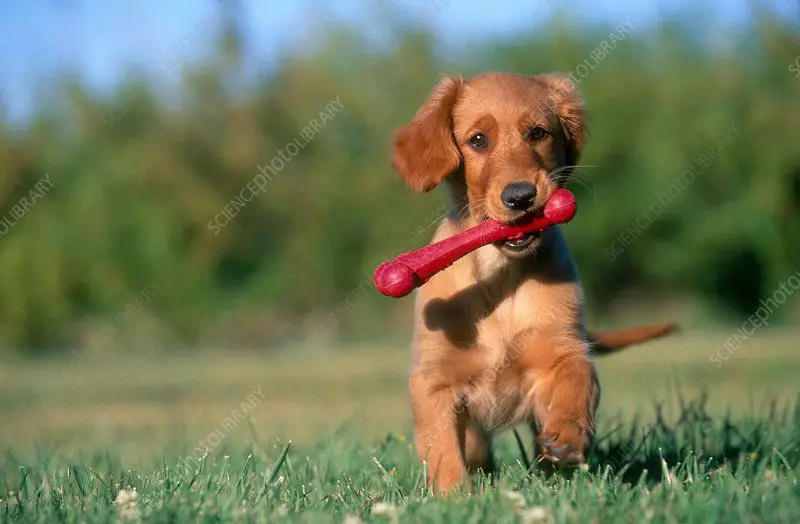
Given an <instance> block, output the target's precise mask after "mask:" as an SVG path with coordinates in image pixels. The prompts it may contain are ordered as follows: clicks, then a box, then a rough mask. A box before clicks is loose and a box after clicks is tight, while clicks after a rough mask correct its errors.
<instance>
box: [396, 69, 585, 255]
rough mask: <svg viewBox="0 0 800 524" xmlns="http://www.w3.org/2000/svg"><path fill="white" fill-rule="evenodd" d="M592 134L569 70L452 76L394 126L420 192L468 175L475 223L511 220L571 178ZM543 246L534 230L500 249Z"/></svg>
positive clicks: (405, 168) (399, 163)
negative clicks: (468, 77)
mask: <svg viewBox="0 0 800 524" xmlns="http://www.w3.org/2000/svg"><path fill="white" fill-rule="evenodd" d="M586 135H587V130H586V123H585V111H584V107H583V101H582V100H581V98H580V96H579V94H578V92H577V90H576V89H575V87H574V86H573V85H572V83H571V82H570V80H569V79H568V78H567V77H565V76H563V75H559V74H546V75H539V76H533V77H530V76H517V75H510V74H503V73H488V74H484V75H480V76H477V77H475V78H472V79H471V80H469V81H467V82H464V81H463V80H461V79H460V78H455V77H447V78H444V79H443V80H442V81H441V82H439V84H438V85H436V87H434V89H433V91H432V92H431V93H430V95H429V96H428V99H427V100H426V101H425V102H424V103H423V105H422V107H420V109H419V111H418V112H417V114H416V116H415V117H414V119H413V120H412V121H411V122H410V123H409V124H407V125H405V126H403V127H401V128H399V129H398V130H397V131H396V132H395V136H394V143H393V146H394V152H393V164H394V167H395V169H396V170H397V172H398V173H399V175H400V176H401V177H402V178H403V179H404V180H405V181H406V183H407V184H408V185H409V186H410V187H411V188H413V189H414V190H416V191H419V192H426V191H430V190H431V189H433V188H434V187H436V186H437V185H438V184H439V183H440V182H441V181H442V180H444V179H445V178H447V177H449V176H453V177H454V178H457V179H458V181H460V180H462V179H463V182H464V184H465V186H466V187H465V188H464V192H465V193H466V197H467V200H468V211H469V215H470V219H471V221H472V222H474V223H477V222H480V221H481V220H484V219H485V218H492V219H494V220H497V221H500V222H511V221H513V220H515V219H518V218H519V217H521V216H523V215H525V214H526V213H530V212H531V211H535V210H537V209H539V208H541V207H543V206H544V204H545V203H546V202H547V200H548V198H550V195H551V194H552V193H553V191H554V190H555V189H556V188H558V187H560V186H562V185H563V184H564V183H565V182H566V181H567V179H568V177H569V175H570V173H571V171H572V169H573V167H574V166H575V165H576V164H577V163H578V159H579V157H580V153H581V150H582V148H583V146H584V143H585V141H586ZM462 174H463V177H462V176H461V175H462ZM538 244H539V239H538V235H537V234H531V235H527V236H526V237H524V238H521V239H518V240H515V241H506V242H503V243H502V244H500V245H499V246H498V247H499V249H501V251H502V252H503V253H504V254H506V255H507V256H510V257H514V258H519V257H523V256H526V255H528V254H530V253H532V252H533V251H534V250H535V249H536V247H537V246H538Z"/></svg>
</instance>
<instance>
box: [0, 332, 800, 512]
mask: <svg viewBox="0 0 800 524" xmlns="http://www.w3.org/2000/svg"><path fill="white" fill-rule="evenodd" d="M726 336H727V335H726V334H723V333H707V334H688V335H685V336H684V338H683V339H681V340H678V339H673V340H672V341H670V340H666V341H662V342H658V343H656V344H653V345H652V346H649V347H643V348H637V349H632V350H630V351H629V352H626V353H623V354H620V355H619V356H615V357H613V358H608V359H605V360H603V361H601V362H600V363H599V368H600V375H601V381H602V383H603V384H604V395H603V401H602V402H603V404H602V408H601V414H600V424H599V426H600V430H599V438H598V442H597V445H596V448H595V450H594V452H593V453H592V455H591V456H590V460H589V467H588V468H587V469H585V470H584V469H582V470H578V471H576V472H573V473H571V474H567V473H557V474H553V475H551V474H547V473H546V472H544V471H540V470H538V469H537V468H536V464H535V462H534V465H533V467H532V468H531V469H528V467H527V466H526V464H527V461H528V460H529V459H530V458H531V457H530V454H531V447H530V442H531V440H530V435H529V434H528V433H527V432H525V431H523V430H520V437H521V439H520V442H521V445H522V447H523V449H520V446H519V445H518V444H517V442H516V440H515V438H514V436H513V434H511V433H506V434H504V435H502V436H501V437H500V438H499V439H498V458H499V462H500V463H501V464H502V465H501V468H500V472H499V475H498V476H497V478H494V479H487V478H481V477H476V478H475V479H474V482H475V486H474V490H473V492H472V494H466V493H463V492H462V493H457V494H454V495H453V496H451V497H450V498H447V499H444V498H441V497H439V496H435V495H434V494H431V493H429V492H428V490H427V489H426V487H425V483H424V473H425V472H424V469H423V466H422V465H421V464H420V463H419V462H418V461H417V460H416V456H415V453H414V450H413V448H412V446H411V443H410V426H409V422H408V419H409V413H408V405H407V394H406V391H405V389H406V385H405V373H406V370H407V367H408V364H407V359H408V355H407V352H406V350H398V349H392V348H362V349H358V348H356V349H351V350H349V351H337V352H333V351H326V350H318V351H313V352H312V351H307V350H306V351H300V350H298V351H295V352H289V353H281V354H270V355H269V356H264V355H262V356H259V355H256V354H253V353H228V354H223V355H220V354H205V355H183V356H182V355H169V356H161V355H159V356H147V355H131V356H127V357H121V356H116V357H111V356H107V357H101V356H92V357H85V358H84V357H81V359H80V361H79V362H77V363H76V362H75V360H74V359H73V360H69V359H68V360H63V361H54V360H47V361H38V362H37V361H6V362H2V363H0V383H2V384H3V388H4V389H3V395H2V396H0V425H2V428H3V430H2V431H0V449H3V450H4V454H3V455H2V458H1V459H0V521H10V522H11V521H18V522H48V523H49V522H120V521H122V520H125V518H126V515H128V516H129V517H130V518H131V520H136V519H137V518H138V519H139V520H141V521H143V522H223V521H242V522H282V521H287V522H331V521H333V522H344V521H348V522H356V521H357V519H361V520H364V521H375V522H462V521H463V522H476V523H477V522H484V521H489V522H576V523H584V522H703V523H705V522H721V523H723V522H724V523H729V522H787V523H789V522H798V521H800V486H798V484H797V477H796V475H797V472H798V467H800V399H799V398H798V382H797V376H798V375H797V372H798V370H800V365H798V364H800V354H798V352H797V351H795V348H796V343H795V342H794V341H795V340H796V339H797V338H796V336H797V334H796V333H784V334H780V333H778V334H769V335H762V336H756V337H754V338H753V339H752V340H750V341H748V343H747V345H745V346H743V347H742V348H741V349H740V350H739V351H738V352H737V353H736V354H735V355H733V356H732V357H731V359H729V360H728V361H727V362H725V364H724V365H723V366H722V367H721V368H717V367H716V366H715V365H714V364H712V363H710V361H709V359H708V355H709V353H710V351H711V349H706V348H716V346H717V345H718V344H719V342H718V341H720V340H724V339H725V338H726ZM697 348H704V349H702V350H698V349H697ZM256 388H260V389H261V391H262V393H263V400H260V399H259V400H258V402H253V410H252V411H251V412H250V413H249V414H248V415H249V416H248V418H247V419H244V418H242V419H241V420H237V421H236V424H235V425H234V426H232V427H231V426H230V425H229V426H225V425H224V423H223V424H222V425H221V423H222V421H224V420H225V418H226V417H229V416H230V414H231V412H232V410H233V409H236V408H238V407H239V406H241V404H242V402H244V401H245V399H246V398H247V395H248V394H249V393H250V392H251V391H253V390H254V389H256ZM704 391H705V392H707V396H705V397H704V396H703V392H704ZM252 398H254V397H251V399H252ZM634 414H638V418H637V417H636V416H634ZM220 428H222V429H220ZM214 432H216V433H217V436H218V437H219V443H218V445H214V446H212V447H211V449H210V450H209V452H208V454H207V456H205V457H204V458H201V459H200V460H198V461H197V462H196V463H191V461H190V463H191V467H190V468H188V469H186V468H181V467H179V465H180V464H185V463H186V461H185V459H186V458H187V457H190V456H191V454H192V453H193V452H194V449H195V448H197V447H198V445H199V441H203V442H206V443H208V442H212V441H211V438H210V435H211V434H213V433H214ZM289 439H291V440H292V441H293V442H292V443H290V442H289ZM212 443H213V442H212ZM197 456H198V457H201V456H202V452H201V453H200V454H198V455H197ZM134 489H135V493H136V498H135V500H128V501H127V502H126V500H125V498H126V496H130V494H131V493H133V491H134Z"/></svg>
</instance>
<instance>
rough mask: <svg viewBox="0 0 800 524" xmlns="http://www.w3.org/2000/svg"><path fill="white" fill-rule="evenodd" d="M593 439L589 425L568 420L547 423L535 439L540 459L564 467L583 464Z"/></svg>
mask: <svg viewBox="0 0 800 524" xmlns="http://www.w3.org/2000/svg"><path fill="white" fill-rule="evenodd" d="M593 439H594V432H593V431H592V430H591V426H590V425H589V424H581V423H579V422H577V421H574V420H569V421H564V422H548V423H547V424H546V425H545V427H544V430H543V431H542V432H541V434H540V435H538V436H537V437H536V443H537V444H538V448H539V451H540V453H541V456H542V458H544V459H545V460H548V461H550V462H552V463H553V464H556V465H558V466H561V467H565V466H574V465H577V464H582V463H583V462H585V461H586V456H587V455H588V453H589V449H590V447H591V444H592V440H593Z"/></svg>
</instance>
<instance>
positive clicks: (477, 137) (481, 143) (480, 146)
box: [469, 133, 489, 151]
mask: <svg viewBox="0 0 800 524" xmlns="http://www.w3.org/2000/svg"><path fill="white" fill-rule="evenodd" d="M469 145H471V146H472V148H473V149H474V150H475V151H483V150H485V149H486V148H487V147H489V139H488V138H486V135H484V134H483V133H475V134H474V135H472V138H470V139H469Z"/></svg>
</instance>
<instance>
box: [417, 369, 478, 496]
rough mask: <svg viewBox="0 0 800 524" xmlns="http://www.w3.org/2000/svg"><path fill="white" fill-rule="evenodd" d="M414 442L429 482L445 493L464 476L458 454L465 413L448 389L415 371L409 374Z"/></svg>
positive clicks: (460, 446) (465, 474) (462, 460)
mask: <svg viewBox="0 0 800 524" xmlns="http://www.w3.org/2000/svg"><path fill="white" fill-rule="evenodd" d="M410 389H411V409H412V411H413V413H414V441H415V445H416V448H417V454H418V455H419V458H420V460H423V461H425V462H426V464H427V467H428V484H429V485H430V486H431V488H433V489H439V490H440V491H443V492H447V491H450V490H451V489H452V488H454V487H456V486H457V485H458V484H460V483H461V482H462V481H463V480H464V479H465V478H466V476H467V468H466V465H465V464H464V459H463V457H462V455H461V449H462V443H463V437H464V429H465V423H466V414H465V413H464V410H463V409H460V405H458V404H457V402H456V400H457V399H456V398H455V397H454V395H453V393H452V391H451V390H450V389H449V388H443V389H442V388H440V389H434V388H432V387H431V383H430V381H428V380H426V379H425V377H424V376H423V375H422V374H420V373H417V372H414V373H412V374H411V380H410Z"/></svg>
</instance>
